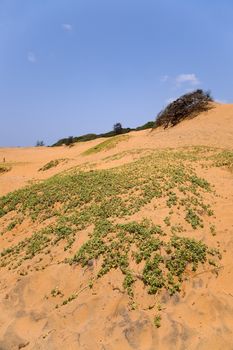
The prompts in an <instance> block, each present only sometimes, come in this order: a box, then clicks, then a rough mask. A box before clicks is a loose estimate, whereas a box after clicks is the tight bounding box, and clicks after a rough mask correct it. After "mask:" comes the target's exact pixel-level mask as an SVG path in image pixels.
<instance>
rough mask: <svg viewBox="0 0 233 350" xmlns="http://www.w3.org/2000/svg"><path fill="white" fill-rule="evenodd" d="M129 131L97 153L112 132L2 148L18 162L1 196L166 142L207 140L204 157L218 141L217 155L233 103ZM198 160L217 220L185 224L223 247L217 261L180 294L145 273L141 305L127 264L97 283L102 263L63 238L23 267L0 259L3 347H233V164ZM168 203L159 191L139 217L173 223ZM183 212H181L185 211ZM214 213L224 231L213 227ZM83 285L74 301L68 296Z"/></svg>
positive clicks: (20, 230) (6, 241)
mask: <svg viewBox="0 0 233 350" xmlns="http://www.w3.org/2000/svg"><path fill="white" fill-rule="evenodd" d="M129 136H130V137H129V138H126V139H125V140H124V139H123V140H121V142H119V143H118V144H117V145H116V146H115V147H113V148H109V149H106V150H102V151H100V152H97V153H93V154H90V155H84V154H83V153H84V152H85V151H86V150H88V149H90V148H92V147H96V146H97V145H99V144H101V143H102V142H103V141H105V140H103V139H99V140H95V141H91V142H86V143H80V144H76V145H75V146H73V147H71V148H69V147H65V146H62V147H56V148H49V147H38V148H36V147H33V148H1V149H0V161H1V160H2V159H3V158H5V160H6V164H7V165H9V166H10V167H11V170H10V171H9V172H6V173H4V174H1V175H0V195H5V194H7V193H9V192H11V191H14V190H16V189H19V188H22V187H23V186H25V185H29V184H30V183H32V182H38V181H42V180H44V179H47V178H50V177H51V176H53V175H55V174H58V173H61V172H63V171H69V169H72V168H74V167H79V169H80V170H84V171H88V170H94V169H108V168H114V167H117V166H122V165H124V164H128V163H131V162H133V161H135V160H137V159H139V158H141V157H143V156H146V155H150V154H154V153H155V152H156V151H158V150H161V149H168V148H169V149H171V152H173V150H177V149H183V148H185V149H187V147H188V148H190V149H195V148H193V147H196V146H204V147H203V150H204V151H203V162H204V156H206V157H207V156H208V155H209V153H211V152H212V151H211V149H212V150H213V152H214V154H215V155H217V154H218V153H220V152H221V150H229V151H232V150H233V105H220V104H215V105H214V107H213V108H212V109H211V110H209V111H208V112H205V113H203V114H201V115H199V116H198V117H196V118H194V119H192V120H186V121H184V122H182V123H181V124H179V125H177V126H176V127H174V128H170V129H167V130H162V129H158V130H154V131H152V130H146V131H140V132H132V133H130V135H129ZM56 159H62V160H63V161H61V162H60V163H59V164H58V165H57V166H55V167H51V168H50V169H48V170H45V171H38V170H39V169H40V168H42V167H43V166H44V165H45V164H47V163H48V162H51V161H53V160H56ZM210 159H211V158H210ZM191 164H193V168H194V169H195V171H196V172H197V174H198V176H200V177H201V178H205V179H206V180H207V181H208V182H209V183H210V184H211V185H212V186H214V191H215V193H213V194H210V193H206V194H203V196H204V199H205V200H206V201H207V202H208V203H210V205H211V207H212V208H213V212H214V216H213V218H212V219H211V218H208V216H207V215H205V214H203V215H204V216H203V220H204V221H205V223H207V224H206V225H205V226H204V228H198V229H197V230H192V228H191V227H190V225H189V224H188V223H187V222H184V223H183V225H184V228H185V231H184V232H185V235H186V236H187V237H189V236H190V235H192V236H193V237H194V238H196V239H202V240H203V241H204V242H205V243H206V244H208V245H210V246H214V247H217V248H219V249H220V251H221V252H222V260H221V261H220V263H219V266H218V268H215V267H213V266H212V267H211V266H210V267H208V268H206V267H203V268H201V269H199V270H198V271H196V272H192V271H189V272H188V273H187V276H186V279H185V281H184V283H183V285H182V290H181V292H180V293H176V294H174V295H173V296H169V295H168V293H167V292H166V291H163V292H162V293H161V294H159V296H157V295H155V296H154V295H148V293H147V291H146V289H145V286H143V284H142V282H141V281H140V280H139V281H138V282H137V284H136V287H135V295H136V297H135V299H136V303H137V304H138V306H137V307H135V308H132V307H131V306H130V299H129V297H128V295H127V294H126V293H125V291H124V290H123V287H122V281H123V277H122V274H121V273H120V272H119V271H118V270H111V271H110V272H109V274H107V275H105V276H103V277H102V278H101V279H98V280H97V281H96V283H95V285H94V286H93V288H90V286H89V283H90V279H91V278H92V277H93V276H94V275H95V273H96V271H97V268H98V264H99V262H98V261H96V262H94V263H93V264H90V266H88V267H85V268H83V267H81V266H80V265H69V264H65V263H64V259H65V258H66V257H67V251H66V250H64V244H63V242H61V243H60V245H57V246H56V245H55V246H54V247H52V248H51V249H50V251H49V252H47V253H45V252H42V253H41V254H39V255H38V256H37V255H36V256H35V257H33V259H31V260H25V261H23V263H22V265H19V266H18V267H16V268H15V269H10V270H9V269H8V268H9V266H10V265H9V266H4V265H2V266H1V269H0V271H1V279H0V308H1V313H0V349H2V350H14V349H24V348H25V349H27V350H29V349H38V350H39V349H46V350H47V349H50V350H57V349H68V350H69V349H70V350H71V349H80V350H132V349H135V350H154V349H158V350H165V349H171V350H173V349H174V350H177V349H179V350H183V349H184V350H186V349H189V350H207V349H213V350H220V349H221V350H222V349H226V350H228V349H229V350H232V349H233V262H232V252H233V235H232V233H233V215H232V213H233V173H232V172H231V171H230V170H229V169H228V168H226V167H225V166H224V165H223V166H220V167H216V166H211V167H209V166H208V165H209V164H210V160H209V158H208V159H207V158H205V164H204V165H203V163H202V156H200V157H199V159H198V160H197V161H196V163H191ZM215 194H216V195H215ZM155 204H156V205H157V208H156V207H155ZM166 210H167V209H166V207H165V204H164V202H163V201H162V199H161V200H156V201H152V202H151V203H149V204H147V205H146V206H145V207H143V208H141V209H140V210H139V211H138V212H136V213H135V214H133V215H132V216H131V217H130V219H133V220H140V219H142V218H143V217H144V218H145V217H147V218H149V219H151V220H152V221H153V222H155V223H159V224H161V225H164V223H163V220H162V215H163V213H164V212H166ZM12 215H13V214H12V213H11V212H9V213H8V214H6V215H3V216H2V217H1V218H0V225H1V227H2V228H6V227H7V225H8V224H9V223H10V222H11V216H12ZM201 215H202V214H201ZM174 218H175V219H177V220H180V218H179V212H178V214H176V213H175V216H174ZM46 220H47V221H45V222H44V223H43V222H42V221H41V222H33V221H30V220H28V221H27V220H25V221H22V223H20V224H19V225H18V226H16V227H15V228H13V229H12V230H9V232H6V233H4V234H2V235H1V236H0V245H1V250H2V249H3V248H9V247H11V246H12V245H14V244H16V243H18V242H20V241H21V240H22V239H24V238H25V237H29V236H30V235H31V234H32V233H34V232H35V231H36V230H37V226H38V225H39V226H40V227H43V225H46V224H47V223H50V222H51V223H52V222H53V220H54V218H48V219H46ZM119 220H120V219H119ZM127 220H129V218H127ZM211 220H213V222H214V225H215V230H216V235H215V234H210V231H209V226H210V224H211ZM164 227H165V226H164ZM92 229H93V228H92V226H91V225H90V227H88V228H87V229H84V230H83V231H80V233H79V235H78V237H77V239H76V241H75V243H74V245H73V246H72V247H71V248H70V252H71V253H75V252H76V251H77V249H78V248H79V247H80V246H81V245H82V244H83V243H84V242H85V241H86V240H87V239H88V234H90V233H91V232H92ZM165 229H166V227H165ZM71 253H70V254H71ZM20 258H22V259H23V256H20ZM51 291H54V292H51ZM57 291H59V293H58V292H57ZM74 294H75V298H73V300H70V301H69V302H67V303H64V305H63V304H62V302H63V301H64V300H67V298H68V297H70V296H72V295H74ZM71 299H72V298H71ZM158 303H159V304H161V306H160V314H161V315H162V321H161V327H159V328H156V327H155V325H154V324H153V319H154V316H155V309H154V308H153V307H151V305H152V304H156V305H157V304H158Z"/></svg>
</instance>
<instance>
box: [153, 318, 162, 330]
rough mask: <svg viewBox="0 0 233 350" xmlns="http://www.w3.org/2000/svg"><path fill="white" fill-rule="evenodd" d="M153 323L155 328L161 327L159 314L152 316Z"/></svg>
mask: <svg viewBox="0 0 233 350" xmlns="http://www.w3.org/2000/svg"><path fill="white" fill-rule="evenodd" d="M154 325H155V327H156V328H160V327H161V316H160V315H157V316H155V318H154Z"/></svg>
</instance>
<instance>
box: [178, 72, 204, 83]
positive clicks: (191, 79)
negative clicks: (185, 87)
mask: <svg viewBox="0 0 233 350" xmlns="http://www.w3.org/2000/svg"><path fill="white" fill-rule="evenodd" d="M185 83H188V84H191V85H193V86H194V85H199V84H200V81H199V79H198V78H197V76H196V75H195V74H193V73H192V74H180V75H178V76H177V77H176V85H177V86H181V85H182V84H185Z"/></svg>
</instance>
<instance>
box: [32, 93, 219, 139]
mask: <svg viewBox="0 0 233 350" xmlns="http://www.w3.org/2000/svg"><path fill="white" fill-rule="evenodd" d="M210 102H213V98H212V96H211V94H210V92H209V91H207V92H206V91H203V90H201V89H198V90H195V91H193V92H190V93H187V94H185V95H183V96H181V97H179V98H178V99H176V100H175V101H174V102H172V103H170V104H168V105H167V106H166V107H165V108H164V109H163V110H162V111H161V112H160V113H159V114H158V115H157V117H156V119H155V121H149V122H147V123H146V124H144V125H142V126H139V127H137V128H123V126H122V124H121V123H119V122H118V123H116V124H114V126H113V130H112V131H109V132H106V133H103V134H86V135H82V136H78V137H73V136H69V137H66V138H63V139H60V140H58V141H57V142H56V143H54V144H53V145H52V146H61V145H67V146H72V145H73V144H74V143H75V142H85V141H91V140H95V139H98V138H101V137H112V136H116V135H120V134H127V133H129V132H130V131H140V130H146V129H151V128H157V127H164V128H167V127H169V126H175V125H176V124H178V123H180V122H181V121H182V120H184V119H186V118H192V117H194V116H196V115H198V114H199V113H201V112H203V111H207V110H208V109H210V108H211V104H210ZM38 142H43V141H38ZM43 145H44V144H37V146H43Z"/></svg>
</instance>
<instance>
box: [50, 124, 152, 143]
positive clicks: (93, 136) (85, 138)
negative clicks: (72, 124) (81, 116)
mask: <svg viewBox="0 0 233 350" xmlns="http://www.w3.org/2000/svg"><path fill="white" fill-rule="evenodd" d="M117 124H119V123H117ZM154 124H155V122H154V121H149V122H147V123H146V124H144V125H142V126H139V127H137V128H135V129H133V128H122V127H121V130H120V134H128V133H129V132H130V131H140V130H146V129H151V128H153V127H154ZM116 135H117V132H116V130H113V131H109V132H106V133H103V134H98V135H97V134H86V135H82V136H78V137H73V136H69V137H66V138H63V139H60V140H58V141H57V142H56V143H54V144H53V145H52V147H55V146H62V145H67V146H69V145H70V144H73V143H76V142H87V141H92V140H96V139H99V138H103V137H104V138H108V137H113V136H116Z"/></svg>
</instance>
